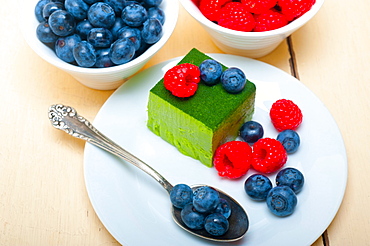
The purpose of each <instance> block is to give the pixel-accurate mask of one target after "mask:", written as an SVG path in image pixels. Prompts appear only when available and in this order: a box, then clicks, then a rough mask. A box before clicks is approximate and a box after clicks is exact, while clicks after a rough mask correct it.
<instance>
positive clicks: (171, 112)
mask: <svg viewBox="0 0 370 246" xmlns="http://www.w3.org/2000/svg"><path fill="white" fill-rule="evenodd" d="M206 59H212V58H210V57H209V56H207V55H205V54H204V53H202V52H200V51H198V50H197V49H192V50H191V51H190V52H189V53H188V54H187V55H186V56H185V57H184V58H183V59H182V60H181V61H180V62H179V64H182V63H191V64H194V65H197V66H199V65H200V64H201V63H202V62H203V61H204V60H206ZM223 69H224V70H225V69H227V67H225V66H224V65H223ZM255 92H256V87H255V85H254V84H253V83H252V82H250V81H247V83H246V86H245V88H244V90H243V91H242V92H241V93H239V94H229V93H227V92H226V91H225V90H224V89H223V87H222V85H221V84H217V85H214V86H207V85H205V84H204V83H203V82H202V81H201V82H200V83H199V86H198V90H197V92H196V93H195V95H194V96H192V97H189V98H185V99H183V98H178V97H175V96H173V95H172V94H171V92H169V91H168V90H167V89H166V88H165V87H164V85H163V79H161V80H160V81H159V82H158V83H157V84H156V85H155V86H154V87H153V88H152V89H151V90H150V93H149V102H148V122H147V126H148V128H149V129H150V130H151V131H152V132H154V133H155V134H157V135H158V136H160V137H161V138H163V139H164V140H166V141H167V142H169V143H171V144H172V145H174V146H176V147H177V149H178V150H179V151H180V152H181V153H183V154H185V155H187V156H191V157H193V158H195V159H197V160H200V161H201V162H202V163H203V164H205V165H206V166H208V167H211V166H212V158H213V153H214V151H215V150H216V148H217V147H218V146H219V145H220V144H222V143H224V142H226V141H230V140H233V139H235V137H236V135H237V133H238V130H239V128H240V126H241V125H242V124H243V122H244V121H246V120H250V119H251V118H252V115H253V112H254V99H255Z"/></svg>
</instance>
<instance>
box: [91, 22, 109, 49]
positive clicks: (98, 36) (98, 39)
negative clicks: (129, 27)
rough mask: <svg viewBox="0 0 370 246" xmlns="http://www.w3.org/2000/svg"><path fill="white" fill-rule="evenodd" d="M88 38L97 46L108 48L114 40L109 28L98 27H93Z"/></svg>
mask: <svg viewBox="0 0 370 246" xmlns="http://www.w3.org/2000/svg"><path fill="white" fill-rule="evenodd" d="M86 39H87V41H88V42H89V43H90V44H92V45H93V46H94V47H95V48H108V47H109V46H110V45H111V44H112V42H113V35H112V33H111V32H110V31H109V30H108V29H106V28H102V27H98V28H93V29H91V30H90V32H89V33H88V34H87V38H86Z"/></svg>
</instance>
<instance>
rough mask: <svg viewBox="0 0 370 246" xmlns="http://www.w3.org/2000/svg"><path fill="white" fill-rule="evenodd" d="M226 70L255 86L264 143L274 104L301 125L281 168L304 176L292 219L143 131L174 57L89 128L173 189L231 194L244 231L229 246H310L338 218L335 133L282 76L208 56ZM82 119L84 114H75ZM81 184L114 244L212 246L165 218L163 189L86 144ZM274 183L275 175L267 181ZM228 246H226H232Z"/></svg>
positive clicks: (342, 169) (342, 168)
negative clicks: (296, 114) (293, 113)
mask: <svg viewBox="0 0 370 246" xmlns="http://www.w3.org/2000/svg"><path fill="white" fill-rule="evenodd" d="M210 56H212V57H213V58H215V59H216V60H218V61H220V62H222V63H223V64H225V65H226V66H229V67H230V66H237V67H239V68H241V69H243V70H244V72H245V73H246V75H247V77H248V79H249V80H251V81H253V82H254V83H255V84H256V86H257V98H256V110H255V114H254V117H253V119H254V120H256V121H259V122H261V123H262V124H263V126H264V129H265V137H276V136H277V131H276V130H274V129H273V127H272V125H271V123H270V120H269V116H268V110H269V108H270V106H271V104H272V103H273V102H274V101H275V100H277V99H280V98H286V99H291V100H293V101H294V102H295V103H296V104H298V105H299V107H300V108H301V109H302V111H303V114H304V120H303V123H302V125H301V126H300V127H299V129H298V133H299V135H300V136H301V146H300V148H299V150H298V151H297V152H296V153H294V154H292V155H289V159H288V162H287V164H286V166H292V167H296V168H298V169H299V170H301V171H302V172H303V174H304V175H305V181H306V182H305V186H304V188H303V190H302V191H301V192H300V193H299V194H298V206H297V208H296V210H295V212H294V214H293V215H291V216H289V217H286V218H279V217H276V216H274V215H272V214H271V213H270V212H269V211H268V208H267V206H266V204H265V203H264V202H255V201H252V200H251V199H249V197H247V195H246V193H245V192H244V181H245V179H246V178H247V177H248V176H249V175H250V174H252V173H253V171H249V173H248V174H247V176H246V177H244V178H242V179H240V180H228V179H223V178H220V177H219V176H218V175H217V172H216V170H215V169H214V168H207V167H205V166H204V165H202V164H201V163H200V162H199V161H196V160H194V159H192V158H189V157H186V156H184V155H182V154H180V153H179V152H178V151H177V150H176V149H175V148H174V147H173V146H171V145H169V144H168V143H167V142H165V141H163V140H162V139H161V138H159V137H158V136H156V135H154V134H153V133H152V132H151V131H149V130H148V129H147V127H146V120H147V111H146V106H147V100H148V93H149V90H150V89H151V88H152V86H153V85H154V84H155V83H156V82H157V81H158V80H159V79H160V78H161V77H162V76H163V74H164V72H165V71H166V70H167V69H169V68H170V67H172V66H174V65H175V64H176V63H177V62H178V61H179V60H180V58H176V59H173V60H170V61H168V62H165V63H162V64H158V65H156V66H153V67H151V68H149V69H147V70H145V71H143V72H141V73H139V74H138V75H136V76H134V77H133V78H132V79H130V80H129V81H128V82H126V83H125V84H124V85H123V86H121V87H120V88H119V89H118V90H117V91H116V92H115V93H114V94H113V95H112V96H111V97H110V98H109V99H108V100H107V102H106V103H105V104H104V105H103V107H102V108H101V110H100V112H99V113H98V114H97V116H96V118H95V120H94V122H93V123H94V125H95V126H96V127H97V128H98V129H100V131H102V132H103V133H104V134H105V135H107V136H108V137H110V138H111V139H112V140H113V141H115V142H117V143H118V144H120V145H121V146H122V147H123V148H125V149H126V150H128V151H129V152H131V153H133V154H134V155H136V156H138V157H139V158H140V159H142V160H143V161H145V162H146V163H148V164H149V165H151V166H152V167H153V168H154V169H156V170H157V171H158V172H159V173H161V174H162V175H163V176H164V177H165V178H167V179H168V181H170V182H171V183H172V184H173V185H175V184H177V183H187V184H209V185H212V186H215V187H217V188H219V189H221V190H223V191H226V192H228V193H229V194H231V195H232V196H233V197H234V198H235V199H236V200H237V201H238V202H239V203H241V204H242V205H243V206H244V208H245V209H246V211H247V213H248V215H249V220H250V229H249V231H248V232H247V234H246V236H245V237H244V238H243V239H242V240H240V241H238V242H237V243H234V244H235V245H253V246H254V245H259V246H262V245H286V246H288V245H294V246H297V245H310V244H312V243H313V242H314V241H315V240H316V239H317V238H318V237H320V235H321V234H322V233H323V232H324V230H325V229H326V228H327V227H328V226H329V224H330V222H331V221H332V220H333V218H334V216H335V214H336V213H337V211H338V209H339V206H340V204H341V202H342V198H343V195H344V192H345V187H346V181H347V158H346V151H345V147H344V144H343V140H342V137H341V134H340V132H339V130H338V127H337V125H336V123H335V121H334V120H333V118H332V116H331V115H330V113H329V111H328V110H327V109H326V107H325V106H324V105H323V104H322V102H321V101H320V100H319V99H318V98H317V97H316V96H315V95H314V94H313V93H312V92H311V91H309V90H308V89H307V88H306V87H305V86H304V85H303V84H302V83H300V82H299V81H298V80H296V79H295V78H294V77H292V76H290V75H289V74H287V73H285V72H283V71H281V70H279V69H277V68H275V67H272V66H270V65H268V64H265V63H263V62H259V61H256V60H252V59H248V58H244V57H238V56H232V55H225V54H210ZM81 113H83V112H81ZM84 165H85V181H86V187H87V191H88V195H89V197H90V200H91V203H92V205H93V207H94V209H95V211H96V213H97V215H98V216H99V218H100V220H101V221H102V223H103V224H104V226H105V227H106V228H107V230H108V231H109V232H110V233H111V234H112V235H113V237H114V238H116V239H117V241H118V242H119V243H121V244H123V245H125V246H131V245H162V246H163V245H186V246H188V245H192V246H195V245H214V244H215V243H214V242H210V241H206V240H203V239H200V238H197V237H195V236H192V235H190V234H188V233H186V232H185V231H183V230H182V229H180V228H179V227H178V226H177V225H176V224H175V223H174V222H173V221H172V217H171V213H170V210H171V204H170V201H169V196H168V195H167V193H166V191H165V190H164V189H163V188H162V187H161V186H160V185H159V184H158V183H156V181H155V180H154V179H152V178H151V177H149V176H148V175H147V174H145V173H143V172H142V171H140V170H139V169H137V168H136V167H134V166H132V165H130V164H129V163H126V162H125V161H122V160H120V159H118V158H116V157H114V156H113V155H111V154H108V153H107V152H105V151H103V150H100V149H98V148H97V147H95V146H92V145H90V144H87V145H86V148H85V157H84ZM270 177H271V179H272V180H274V178H275V174H273V175H270ZM234 244H233V245H234Z"/></svg>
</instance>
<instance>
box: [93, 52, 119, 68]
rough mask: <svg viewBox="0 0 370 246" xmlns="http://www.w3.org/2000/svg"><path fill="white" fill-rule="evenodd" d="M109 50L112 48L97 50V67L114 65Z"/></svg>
mask: <svg viewBox="0 0 370 246" xmlns="http://www.w3.org/2000/svg"><path fill="white" fill-rule="evenodd" d="M109 51H110V49H109V48H107V49H99V50H96V51H95V56H96V62H95V67H97V68H104V67H112V66H114V65H115V64H114V63H113V62H112V61H111V59H110V58H109Z"/></svg>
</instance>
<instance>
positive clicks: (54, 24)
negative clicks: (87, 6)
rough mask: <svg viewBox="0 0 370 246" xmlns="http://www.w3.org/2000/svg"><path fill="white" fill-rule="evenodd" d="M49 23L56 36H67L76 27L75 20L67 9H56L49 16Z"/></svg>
mask: <svg viewBox="0 0 370 246" xmlns="http://www.w3.org/2000/svg"><path fill="white" fill-rule="evenodd" d="M49 25H50V28H51V30H52V31H53V32H54V33H55V34H56V35H58V36H62V37H65V36H68V35H70V34H72V33H73V32H74V30H75V28H76V22H75V19H74V17H73V15H71V14H70V13H69V12H68V11H65V10H57V11H55V12H53V13H52V14H51V15H50V17H49Z"/></svg>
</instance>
